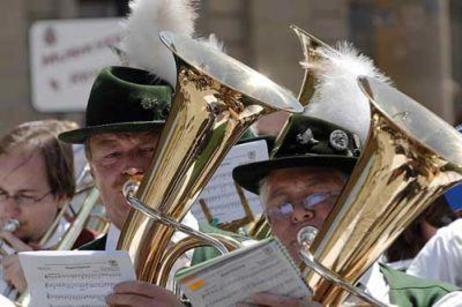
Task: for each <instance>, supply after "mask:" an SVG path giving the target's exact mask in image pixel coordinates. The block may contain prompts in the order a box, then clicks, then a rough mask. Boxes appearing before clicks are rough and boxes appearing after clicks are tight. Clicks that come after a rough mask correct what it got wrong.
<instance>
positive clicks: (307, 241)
mask: <svg viewBox="0 0 462 307" xmlns="http://www.w3.org/2000/svg"><path fill="white" fill-rule="evenodd" d="M318 232H319V230H318V229H317V228H316V227H313V226H305V227H303V228H302V229H300V230H299V232H298V234H297V241H298V243H299V244H300V245H301V246H303V247H306V248H308V247H310V245H311V244H312V243H313V241H314V239H315V238H316V236H317V235H318Z"/></svg>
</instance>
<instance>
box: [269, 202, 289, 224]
mask: <svg viewBox="0 0 462 307" xmlns="http://www.w3.org/2000/svg"><path fill="white" fill-rule="evenodd" d="M293 212H294V207H293V206H292V204H291V203H289V202H285V203H283V204H282V205H280V206H278V207H276V208H271V209H270V210H268V216H269V218H270V219H271V220H275V219H285V218H287V217H288V216H290V215H291V214H292V213H293Z"/></svg>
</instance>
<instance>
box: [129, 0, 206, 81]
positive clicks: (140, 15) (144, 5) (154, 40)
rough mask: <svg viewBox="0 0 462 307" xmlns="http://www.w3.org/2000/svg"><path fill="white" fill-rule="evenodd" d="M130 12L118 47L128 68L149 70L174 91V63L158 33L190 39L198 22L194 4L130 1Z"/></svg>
mask: <svg viewBox="0 0 462 307" xmlns="http://www.w3.org/2000/svg"><path fill="white" fill-rule="evenodd" d="M130 11H131V13H130V14H129V16H128V18H127V19H126V20H125V22H124V30H125V33H124V39H123V40H122V45H121V49H122V50H123V52H124V53H125V57H126V60H127V62H128V63H127V64H128V65H129V66H131V67H136V68H141V69H145V70H148V71H150V72H152V73H153V74H155V75H156V76H158V77H159V78H161V79H163V80H165V81H167V82H169V83H170V84H171V85H172V86H173V87H175V85H176V66H175V61H174V59H173V55H172V53H171V51H170V50H169V49H168V48H167V47H165V45H164V44H163V43H162V42H161V41H160V39H159V33H160V32H161V31H172V32H178V33H182V34H184V35H189V36H192V35H193V34H194V22H195V20H196V18H197V14H196V9H195V7H194V3H193V1H191V0H132V1H131V2H130Z"/></svg>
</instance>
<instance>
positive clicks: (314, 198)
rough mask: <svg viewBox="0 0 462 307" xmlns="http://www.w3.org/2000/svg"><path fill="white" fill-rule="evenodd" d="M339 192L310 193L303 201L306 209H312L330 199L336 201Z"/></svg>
mask: <svg viewBox="0 0 462 307" xmlns="http://www.w3.org/2000/svg"><path fill="white" fill-rule="evenodd" d="M338 195H339V193H330V192H317V193H312V194H310V195H308V196H307V197H306V198H305V200H304V201H303V207H304V208H305V209H312V208H313V207H315V206H317V205H319V204H322V203H324V202H326V201H328V200H331V201H333V202H335V200H336V199H337V197H338Z"/></svg>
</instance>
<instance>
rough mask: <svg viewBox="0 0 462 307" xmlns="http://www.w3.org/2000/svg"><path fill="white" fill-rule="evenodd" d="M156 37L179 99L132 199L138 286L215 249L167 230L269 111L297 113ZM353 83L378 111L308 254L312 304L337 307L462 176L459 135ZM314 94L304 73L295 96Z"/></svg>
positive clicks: (199, 53) (183, 45)
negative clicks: (197, 250)
mask: <svg viewBox="0 0 462 307" xmlns="http://www.w3.org/2000/svg"><path fill="white" fill-rule="evenodd" d="M295 29H296V30H297V34H298V35H299V37H300V39H301V41H302V46H304V54H305V56H310V57H314V58H315V57H316V56H317V54H316V48H317V47H319V46H326V45H325V44H324V43H322V42H321V41H319V40H317V39H315V38H314V37H312V36H310V35H309V34H308V33H306V32H304V31H303V30H301V29H298V28H295ZM161 40H162V41H163V42H164V43H165V45H166V46H167V47H168V48H169V49H170V50H171V51H172V52H173V54H174V57H175V60H176V63H177V70H178V82H177V88H176V97H175V100H174V103H173V106H172V111H171V113H170V116H169V118H168V120H167V123H166V127H165V129H164V131H163V132H162V136H161V141H160V144H159V146H158V151H157V152H156V154H155V156H154V160H153V162H152V165H151V167H150V170H149V171H148V173H147V175H146V176H145V177H144V179H143V182H142V184H141V186H140V188H139V190H138V192H137V193H136V197H134V194H133V193H131V194H130V193H128V194H130V195H131V196H132V197H133V198H131V199H129V200H130V202H131V203H133V205H134V206H138V207H139V206H145V207H146V208H147V209H146V210H143V209H142V208H139V209H141V211H143V212H145V213H142V212H139V211H133V210H132V212H131V213H130V216H129V220H128V222H127V223H126V224H125V226H124V229H123V231H122V235H121V239H120V240H119V246H118V247H119V248H122V249H125V250H127V251H128V252H129V254H130V256H131V257H132V259H133V260H134V265H135V270H136V273H137V276H138V279H140V280H143V281H148V282H152V283H156V284H158V285H160V286H165V285H166V279H167V278H168V275H169V269H170V268H171V267H172V262H173V261H174V260H175V258H176V257H177V256H178V255H179V254H180V253H183V252H185V251H186V250H188V249H190V248H194V247H197V246H203V245H209V244H212V245H213V244H214V243H213V242H212V241H213V240H209V241H207V239H204V240H199V239H198V238H197V236H193V237H190V238H186V239H183V240H182V241H180V242H179V244H177V245H173V244H172V242H171V237H172V234H173V232H174V230H175V228H172V225H175V224H178V223H180V222H181V220H182V218H183V217H184V215H185V214H186V213H187V212H188V210H189V209H190V207H191V205H192V203H193V201H194V200H195V198H196V197H197V196H198V194H199V193H200V191H201V190H202V189H203V188H204V186H205V184H206V183H207V181H208V180H209V178H210V177H211V176H212V174H213V172H214V171H215V169H216V168H217V166H218V164H219V163H220V161H221V160H222V159H223V157H224V155H225V154H226V153H227V151H228V150H229V148H230V147H231V146H232V145H233V144H234V143H235V142H236V141H237V140H238V139H239V136H240V135H241V134H242V132H243V131H244V130H245V129H246V128H247V127H248V126H249V125H250V124H251V123H253V122H254V121H255V120H256V119H258V118H259V117H260V116H261V115H262V114H265V113H268V112H269V111H272V110H286V111H292V112H300V111H301V110H302V106H301V105H300V104H299V103H298V102H297V100H296V99H294V98H293V97H292V96H291V94H290V93H288V92H287V91H286V90H284V89H282V88H280V87H279V86H277V85H276V84H274V83H273V82H271V81H269V80H268V79H266V78H265V77H263V76H261V75H260V74H258V73H256V72H254V71H252V70H251V69H250V68H248V67H246V66H244V65H243V64H241V63H239V62H237V61H236V60H234V59H232V58H230V57H228V56H226V55H224V54H222V53H221V52H219V51H216V50H211V49H207V48H205V47H204V46H203V45H201V44H200V43H199V42H196V41H194V40H191V39H189V38H187V37H184V36H182V35H179V34H173V33H169V32H163V33H162V34H161ZM358 86H359V87H360V88H361V89H362V91H363V92H364V95H366V97H367V98H368V100H369V103H370V107H371V125H370V131H369V136H368V139H367V141H366V144H365V146H364V150H363V152H362V154H361V156H360V158H359V160H358V163H357V166H356V168H355V169H354V170H353V173H352V175H351V177H350V179H349V181H348V183H347V185H346V187H345V189H344V191H343V193H342V194H341V196H340V197H339V199H338V202H337V204H336V206H335V209H334V210H333V212H332V213H331V214H330V215H329V218H328V221H327V222H326V223H325V224H324V226H323V227H322V229H320V230H319V234H317V235H316V236H314V237H312V238H311V239H310V242H309V244H308V245H306V246H304V249H303V250H302V255H303V256H304V257H305V258H306V259H307V261H306V263H307V266H306V268H305V269H304V280H305V282H306V283H307V284H308V285H309V286H310V288H311V289H312V290H313V293H314V299H315V300H317V301H319V302H321V303H323V304H324V305H331V306H336V305H338V304H340V303H341V302H342V301H344V299H345V297H346V293H345V289H346V290H348V291H350V290H351V289H350V288H352V287H353V286H354V284H355V283H356V282H357V281H358V279H359V277H360V276H361V275H362V274H363V273H364V272H365V271H366V270H367V269H368V267H369V266H370V265H371V264H372V263H373V262H374V261H376V260H377V258H378V257H379V256H380V255H381V254H382V253H383V251H384V250H385V249H386V248H387V247H388V246H389V245H390V244H391V243H392V241H393V240H394V239H395V238H396V237H397V236H398V235H399V234H400V233H401V232H402V231H403V230H404V229H405V227H406V226H407V225H409V224H410V223H411V221H412V220H413V219H414V218H415V217H416V216H418V215H419V213H421V212H422V211H423V210H424V209H425V208H426V206H428V205H429V204H430V203H431V202H432V201H433V200H434V199H436V198H437V197H438V196H439V195H440V194H441V193H443V192H444V191H445V190H446V189H447V188H449V187H450V186H451V185H453V184H455V183H457V182H459V181H461V179H462V168H461V164H460V163H461V161H462V141H461V138H460V136H459V134H458V132H457V131H456V130H455V129H453V128H452V127H451V126H449V125H448V124H447V123H445V122H444V121H443V120H441V119H440V118H438V117H437V116H436V115H434V114H433V113H432V112H430V111H429V110H427V109H425V108H424V107H422V106H421V105H420V104H419V103H417V102H416V101H414V100H412V99H411V98H409V97H407V96H405V95H404V94H402V93H401V92H399V91H398V90H396V89H393V88H392V87H390V86H388V85H386V84H384V83H382V82H380V81H377V80H375V79H372V78H360V79H359V80H358ZM314 90H315V89H314V80H313V78H312V76H311V75H310V72H309V71H307V73H306V75H305V81H304V83H303V86H302V90H301V93H300V97H299V100H300V101H301V102H302V103H303V104H304V105H305V104H307V103H309V98H310V97H311V95H312V94H313V91H314ZM276 144H277V142H276ZM180 227H181V226H180ZM215 239H218V241H220V240H221V242H222V243H223V242H225V241H226V240H224V239H223V238H215ZM222 239H223V240H222ZM224 245H225V246H226V247H227V249H233V248H237V247H238V246H237V245H233V244H232V243H230V242H226V244H224ZM312 263H316V264H317V265H319V267H313V265H312ZM310 266H311V267H310ZM319 268H322V269H319ZM326 270H327V271H328V272H329V273H328V274H324V275H325V276H323V274H322V271H326ZM319 273H321V274H319ZM329 276H336V277H338V282H335V280H333V279H332V278H329ZM351 291H352V292H355V290H351ZM365 299H366V301H368V302H369V303H372V304H375V302H374V300H373V299H370V300H368V298H367V297H366V298H365ZM376 305H380V303H379V302H377V303H376Z"/></svg>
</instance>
